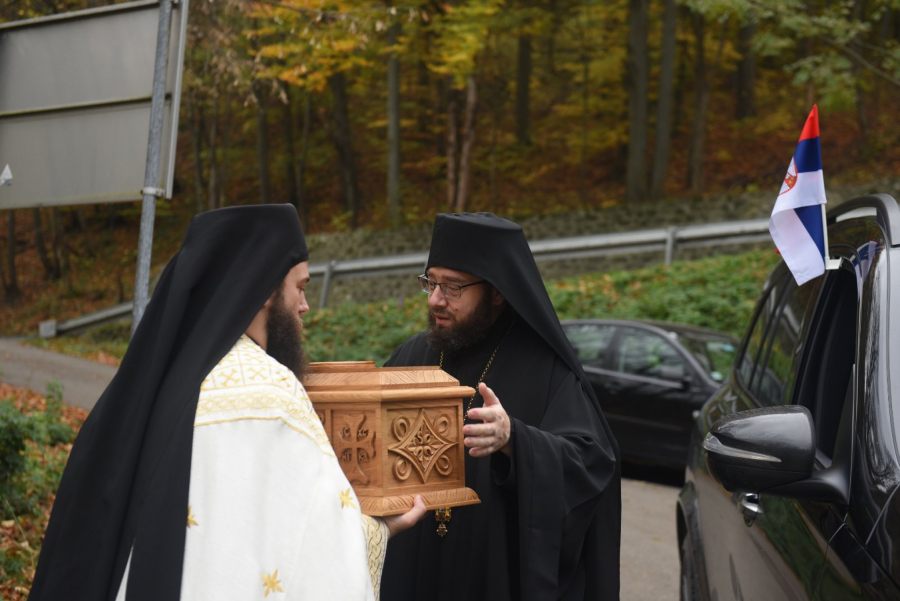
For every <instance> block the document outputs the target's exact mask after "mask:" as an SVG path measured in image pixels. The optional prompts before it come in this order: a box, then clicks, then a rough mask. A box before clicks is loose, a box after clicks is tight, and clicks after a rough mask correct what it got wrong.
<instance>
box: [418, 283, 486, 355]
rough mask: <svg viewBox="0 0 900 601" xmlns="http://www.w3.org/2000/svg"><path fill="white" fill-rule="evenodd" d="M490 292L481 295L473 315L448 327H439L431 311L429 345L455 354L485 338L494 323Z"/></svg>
mask: <svg viewBox="0 0 900 601" xmlns="http://www.w3.org/2000/svg"><path fill="white" fill-rule="evenodd" d="M486 288H487V286H486ZM490 292H491V290H490V289H488V290H487V291H486V293H485V294H484V296H482V297H481V300H480V301H479V302H478V304H477V305H475V308H474V309H473V311H472V314H471V315H469V316H468V317H467V318H465V319H458V320H457V321H456V324H455V325H452V326H450V327H447V328H442V327H438V325H437V322H436V320H435V319H434V315H433V314H432V313H431V311H429V312H428V329H427V330H426V331H425V341H426V342H427V343H428V346H430V347H431V348H433V349H434V350H437V351H441V352H446V353H450V354H454V353H458V352H459V351H461V350H464V349H467V348H471V347H472V346H474V345H476V344H478V343H479V342H481V341H482V340H484V339H485V337H486V336H487V331H488V328H490V327H491V324H492V323H493V319H492V316H491V294H490Z"/></svg>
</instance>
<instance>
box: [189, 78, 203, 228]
mask: <svg viewBox="0 0 900 601" xmlns="http://www.w3.org/2000/svg"><path fill="white" fill-rule="evenodd" d="M189 98H190V100H191V113H190V114H191V143H192V146H193V150H194V196H195V197H196V207H195V211H196V212H197V213H202V212H203V205H204V202H203V201H204V199H205V196H206V195H205V193H204V191H203V190H204V188H206V183H205V182H204V181H203V111H202V109H201V108H200V102H199V100H197V95H196V94H195V93H194V92H193V91H191V94H190V96H189Z"/></svg>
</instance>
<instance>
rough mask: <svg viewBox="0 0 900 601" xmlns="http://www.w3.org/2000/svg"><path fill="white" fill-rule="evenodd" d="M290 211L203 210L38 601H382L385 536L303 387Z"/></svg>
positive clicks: (85, 436) (67, 485) (82, 462)
mask: <svg viewBox="0 0 900 601" xmlns="http://www.w3.org/2000/svg"><path fill="white" fill-rule="evenodd" d="M308 256H309V255H308V251H307V249H306V245H305V243H304V241H303V235H302V230H301V228H300V223H299V220H298V219H297V214H296V210H295V209H294V208H293V207H291V206H290V205H280V206H273V205H266V206H257V207H232V208H228V209H220V210H217V211H210V212H209V213H206V214H202V215H199V216H198V217H197V218H195V219H194V222H193V223H192V224H191V227H190V228H189V230H188V233H187V235H186V236H185V241H184V243H183V244H182V248H181V250H180V251H179V253H178V254H177V255H176V256H175V257H174V258H173V259H172V260H171V261H170V264H169V266H168V267H167V268H166V271H165V272H164V274H163V275H162V277H161V278H160V283H159V284H158V287H157V290H156V292H154V295H153V298H152V300H151V302H150V304H149V305H148V307H147V311H146V313H145V316H144V318H143V320H142V321H141V323H140V325H139V327H138V328H137V330H136V332H135V336H134V338H133V339H132V342H131V345H130V346H129V349H128V352H127V353H126V355H125V358H124V359H123V361H122V366H121V367H120V369H119V371H118V373H117V374H116V377H115V378H114V379H113V381H112V382H111V383H110V386H109V387H108V388H107V390H106V391H105V392H104V394H103V396H102V397H101V398H100V400H99V401H98V403H97V406H96V407H95V409H94V410H93V411H92V412H91V414H90V416H89V417H88V420H87V421H86V422H85V425H84V427H83V428H82V431H81V434H79V437H78V439H77V440H76V441H75V444H74V446H73V450H72V454H71V456H70V459H69V463H68V465H67V467H66V471H65V473H64V474H63V479H62V482H61V485H60V489H59V491H58V495H57V500H56V503H55V505H54V508H53V513H52V515H51V518H50V524H49V527H48V530H47V535H46V537H45V542H44V546H43V548H42V550H41V557H40V560H39V562H38V569H37V573H36V575H35V582H34V586H33V588H32V591H31V597H30V599H32V600H33V601H42V600H48V601H50V600H52V601H58V600H60V599H66V600H75V601H100V600H109V601H112V600H115V601H159V600H164V601H168V600H170V599H171V600H174V599H181V600H183V601H205V600H209V601H247V600H252V599H272V600H278V601H281V600H284V601H293V600H301V599H302V600H313V601H318V600H322V601H325V600H332V599H336V600H344V599H346V600H359V601H363V600H367V601H368V600H374V599H377V598H378V590H379V584H380V578H381V570H382V566H383V561H384V555H385V550H386V546H387V540H388V538H390V536H391V535H392V534H395V533H397V532H400V531H401V530H404V529H406V528H409V527H410V526H411V525H413V524H414V523H415V522H417V521H418V520H420V519H421V518H422V517H423V516H424V515H425V506H424V503H423V502H422V500H421V498H417V499H416V504H415V506H414V507H413V509H412V510H411V511H410V512H408V513H407V514H405V515H402V516H394V517H389V518H384V519H380V518H371V517H368V516H365V515H363V514H362V513H361V512H360V503H359V500H358V499H357V498H356V495H355V493H354V491H353V488H352V487H351V486H350V483H349V482H348V481H347V478H346V477H345V476H344V473H343V471H342V470H341V467H340V465H339V464H338V460H337V457H336V456H335V454H334V451H333V449H332V447H331V445H330V444H329V441H328V438H327V436H326V434H325V431H324V429H323V427H322V424H321V422H320V421H319V418H318V417H317V415H316V413H315V412H314V411H313V407H312V403H311V402H310V400H309V396H308V395H307V393H306V390H305V389H304V388H303V385H302V383H301V382H302V376H303V373H304V369H305V365H306V361H305V356H304V354H303V349H302V346H301V333H302V327H303V321H302V315H303V314H304V313H305V312H306V311H308V310H309V305H308V304H307V302H306V296H305V288H306V285H307V283H308V282H309V269H308V267H309V263H308Z"/></svg>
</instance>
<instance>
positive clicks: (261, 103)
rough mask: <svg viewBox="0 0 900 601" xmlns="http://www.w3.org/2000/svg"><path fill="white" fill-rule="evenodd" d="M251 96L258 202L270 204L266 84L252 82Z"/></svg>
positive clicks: (267, 93) (267, 94)
mask: <svg viewBox="0 0 900 601" xmlns="http://www.w3.org/2000/svg"><path fill="white" fill-rule="evenodd" d="M253 95H254V96H255V97H256V161H257V163H258V166H259V202H260V204H271V202H272V197H271V194H270V192H269V190H270V189H271V186H270V182H269V130H268V123H267V119H266V112H267V111H266V109H267V108H268V104H269V92H268V88H267V87H266V83H265V82H263V81H261V80H256V81H255V82H253Z"/></svg>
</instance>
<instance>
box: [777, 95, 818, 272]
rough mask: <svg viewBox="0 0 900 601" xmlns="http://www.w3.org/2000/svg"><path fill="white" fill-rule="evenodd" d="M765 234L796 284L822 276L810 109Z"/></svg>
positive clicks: (814, 138) (815, 136)
mask: <svg viewBox="0 0 900 601" xmlns="http://www.w3.org/2000/svg"><path fill="white" fill-rule="evenodd" d="M769 233H771V234H772V239H773V240H774V241H775V246H777V247H778V252H780V253H781V256H782V258H783V259H784V262H785V263H787V266H788V268H789V269H790V270H791V273H793V274H794V279H796V280H797V284H798V285H802V284H805V283H806V282H808V281H809V280H811V279H813V278H815V277H818V276H820V275H822V274H823V273H825V259H826V256H827V252H828V249H827V248H826V244H827V239H828V234H827V232H826V230H825V179H824V177H823V175H822V151H821V147H820V146H819V109H818V107H817V106H813V108H812V111H810V113H809V117H807V118H806V125H804V126H803V132H802V133H801V134H800V141H799V142H797V150H795V151H794V158H793V159H791V164H790V166H789V167H788V171H787V175H785V176H784V183H783V184H782V185H781V192H779V193H778V200H777V201H776V202H775V208H774V209H773V210H772V217H771V218H770V219H769Z"/></svg>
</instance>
